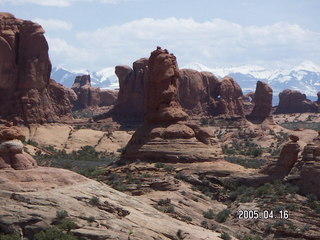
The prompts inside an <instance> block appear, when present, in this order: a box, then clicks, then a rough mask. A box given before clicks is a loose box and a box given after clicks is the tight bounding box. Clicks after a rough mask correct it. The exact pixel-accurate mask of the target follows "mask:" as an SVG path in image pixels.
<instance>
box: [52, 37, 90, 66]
mask: <svg viewBox="0 0 320 240" xmlns="http://www.w3.org/2000/svg"><path fill="white" fill-rule="evenodd" d="M47 40H48V44H49V53H50V58H51V59H52V60H53V61H54V62H55V63H57V65H61V66H78V65H83V63H86V62H90V61H93V60H94V59H93V58H92V57H93V56H94V55H91V54H90V53H88V52H87V50H86V49H81V48H76V47H74V46H72V45H70V44H68V43H67V42H66V41H65V40H63V39H61V38H51V37H47Z"/></svg>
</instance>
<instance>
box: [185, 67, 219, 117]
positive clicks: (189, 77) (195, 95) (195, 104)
mask: <svg viewBox="0 0 320 240" xmlns="http://www.w3.org/2000/svg"><path fill="white" fill-rule="evenodd" d="M179 75H180V77H179V100H180V103H181V106H182V107H183V109H184V110H185V111H187V112H188V113H189V114H197V115H199V114H207V113H208V107H209V104H210V99H211V97H214V96H217V95H218V93H217V91H216V90H217V86H218V85H219V83H220V81H219V80H218V78H217V77H216V76H214V75H213V74H212V73H209V72H198V71H195V70H192V69H181V70H180V71H179Z"/></svg>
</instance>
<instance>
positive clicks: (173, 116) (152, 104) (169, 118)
mask: <svg viewBox="0 0 320 240" xmlns="http://www.w3.org/2000/svg"><path fill="white" fill-rule="evenodd" d="M148 67H149V76H148V82H147V102H146V121H147V123H158V122H160V123H163V122H177V121H180V120H186V119H187V117H188V115H187V114H186V113H185V112H184V111H183V110H182V108H181V106H180V103H179V101H178V89H177V81H178V78H179V69H178V65H177V62H176V57H175V56H174V55H173V54H169V53H168V51H167V50H162V49H161V48H157V50H155V51H153V52H152V53H151V56H150V58H149V65H148Z"/></svg>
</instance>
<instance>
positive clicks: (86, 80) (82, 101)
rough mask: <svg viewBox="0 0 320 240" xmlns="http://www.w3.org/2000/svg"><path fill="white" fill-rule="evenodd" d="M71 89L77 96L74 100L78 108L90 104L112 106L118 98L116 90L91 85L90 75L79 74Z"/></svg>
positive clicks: (75, 107) (75, 106)
mask: <svg viewBox="0 0 320 240" xmlns="http://www.w3.org/2000/svg"><path fill="white" fill-rule="evenodd" d="M71 89H72V90H73V91H74V92H75V94H76V96H77V99H76V100H75V101H74V102H73V104H74V109H76V110H78V109H84V108H87V107H90V106H99V107H101V106H111V105H114V104H115V102H116V100H117V92H116V91H112V90H101V89H100V88H94V87H91V79H90V75H82V76H77V77H76V78H75V80H74V83H73V85H72V88H71Z"/></svg>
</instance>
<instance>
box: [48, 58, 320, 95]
mask: <svg viewBox="0 0 320 240" xmlns="http://www.w3.org/2000/svg"><path fill="white" fill-rule="evenodd" d="M182 68H190V69H194V70H197V71H208V72H212V73H213V74H215V75H216V76H218V77H220V78H221V77H223V76H226V75H229V76H231V77H233V78H234V79H235V80H236V81H237V82H238V83H239V85H240V86H241V88H242V89H243V92H244V93H246V92H249V91H254V90H255V87H256V82H257V81H258V80H260V81H264V82H266V83H268V84H270V85H271V87H272V89H273V91H274V96H276V95H278V94H279V93H280V92H281V91H282V90H284V89H287V88H289V89H293V90H299V91H301V92H302V93H305V94H306V95H307V96H316V95H317V92H319V91H320V66H317V65H315V64H314V63H312V62H310V61H305V62H302V63H301V64H300V65H298V66H295V67H293V68H290V69H274V70H271V69H267V68H264V67H261V66H256V65H243V66H237V67H225V68H209V67H207V66H205V65H202V64H200V63H190V64H187V65H185V66H184V67H182ZM82 74H90V75H91V83H92V86H94V87H100V88H106V89H117V88H119V83H118V78H117V76H116V75H115V73H114V67H108V68H104V69H102V70H100V71H98V72H89V71H69V70H67V69H64V68H58V67H54V68H53V69H52V72H51V78H53V79H55V80H56V81H58V82H59V83H61V84H63V85H65V86H67V87H71V86H72V84H73V82H74V79H75V77H76V76H78V75H82Z"/></svg>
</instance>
